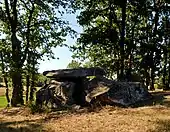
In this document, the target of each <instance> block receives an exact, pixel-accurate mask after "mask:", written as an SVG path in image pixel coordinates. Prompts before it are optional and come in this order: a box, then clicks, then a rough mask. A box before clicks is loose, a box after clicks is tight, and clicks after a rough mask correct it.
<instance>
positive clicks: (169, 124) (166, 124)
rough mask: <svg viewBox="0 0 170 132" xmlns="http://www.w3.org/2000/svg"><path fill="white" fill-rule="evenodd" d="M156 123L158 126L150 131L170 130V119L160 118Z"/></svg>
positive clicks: (161, 131)
mask: <svg viewBox="0 0 170 132" xmlns="http://www.w3.org/2000/svg"><path fill="white" fill-rule="evenodd" d="M156 123H157V125H158V127H157V128H156V129H155V130H150V132H170V120H158V121H157V122H156Z"/></svg>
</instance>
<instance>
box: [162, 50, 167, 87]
mask: <svg viewBox="0 0 170 132" xmlns="http://www.w3.org/2000/svg"><path fill="white" fill-rule="evenodd" d="M164 59H165V60H164V70H163V78H162V82H163V85H164V86H163V89H164V90H166V89H167V85H166V84H167V83H166V76H167V69H166V68H167V52H166V51H164Z"/></svg>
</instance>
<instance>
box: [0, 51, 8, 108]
mask: <svg viewBox="0 0 170 132" xmlns="http://www.w3.org/2000/svg"><path fill="white" fill-rule="evenodd" d="M1 61H2V65H1V68H2V74H3V78H4V82H5V87H6V91H5V96H6V100H7V103H8V104H7V107H9V106H10V98H9V88H8V79H7V77H6V73H5V66H4V58H3V54H2V52H1Z"/></svg>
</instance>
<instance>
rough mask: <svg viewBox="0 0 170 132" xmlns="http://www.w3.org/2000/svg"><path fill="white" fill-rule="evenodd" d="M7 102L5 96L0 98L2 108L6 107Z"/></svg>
mask: <svg viewBox="0 0 170 132" xmlns="http://www.w3.org/2000/svg"><path fill="white" fill-rule="evenodd" d="M6 105H7V101H6V97H5V96H0V108H2V107H6Z"/></svg>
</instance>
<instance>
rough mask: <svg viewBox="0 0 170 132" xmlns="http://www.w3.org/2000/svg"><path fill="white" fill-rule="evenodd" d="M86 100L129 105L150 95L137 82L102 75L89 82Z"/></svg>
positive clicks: (148, 97)
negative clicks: (117, 79) (111, 78)
mask: <svg viewBox="0 0 170 132" xmlns="http://www.w3.org/2000/svg"><path fill="white" fill-rule="evenodd" d="M88 89H89V91H88V92H87V96H86V101H87V102H89V103H90V102H91V101H92V100H94V101H100V102H101V103H104V104H110V105H113V104H119V105H122V106H130V105H133V104H135V103H138V102H140V101H145V100H147V99H150V98H151V97H152V96H151V94H149V92H148V91H147V89H145V88H144V86H142V85H141V83H139V82H119V81H113V80H109V79H107V78H104V77H100V78H95V79H93V80H91V81H90V82H89V85H88Z"/></svg>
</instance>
